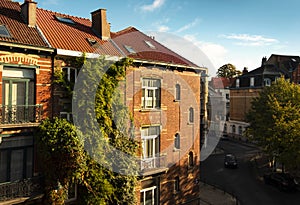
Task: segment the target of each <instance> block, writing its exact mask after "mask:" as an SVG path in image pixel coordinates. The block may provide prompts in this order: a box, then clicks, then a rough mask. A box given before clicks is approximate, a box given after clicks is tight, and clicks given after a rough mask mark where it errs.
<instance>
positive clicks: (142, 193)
mask: <svg viewBox="0 0 300 205" xmlns="http://www.w3.org/2000/svg"><path fill="white" fill-rule="evenodd" d="M144 194H145V192H141V200H140V202H141V203H140V204H141V205H144V204H145V203H144V200H145V198H144Z"/></svg>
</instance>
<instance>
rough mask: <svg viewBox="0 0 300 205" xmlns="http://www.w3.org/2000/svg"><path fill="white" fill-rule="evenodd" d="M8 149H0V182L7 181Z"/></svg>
mask: <svg viewBox="0 0 300 205" xmlns="http://www.w3.org/2000/svg"><path fill="white" fill-rule="evenodd" d="M7 153H8V152H7V151H0V183H2V182H6V181H7V155H8V154H7Z"/></svg>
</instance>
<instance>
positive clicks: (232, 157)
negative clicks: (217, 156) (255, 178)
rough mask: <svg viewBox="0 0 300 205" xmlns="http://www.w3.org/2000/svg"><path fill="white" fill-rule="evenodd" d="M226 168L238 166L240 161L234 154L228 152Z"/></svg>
mask: <svg viewBox="0 0 300 205" xmlns="http://www.w3.org/2000/svg"><path fill="white" fill-rule="evenodd" d="M224 166H225V168H237V167H238V163H237V159H236V157H235V155H234V154H226V155H225V158H224Z"/></svg>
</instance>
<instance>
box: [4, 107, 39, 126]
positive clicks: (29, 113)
mask: <svg viewBox="0 0 300 205" xmlns="http://www.w3.org/2000/svg"><path fill="white" fill-rule="evenodd" d="M42 112H43V106H42V105H2V106H1V111H0V124H22V123H36V122H40V121H41V120H42Z"/></svg>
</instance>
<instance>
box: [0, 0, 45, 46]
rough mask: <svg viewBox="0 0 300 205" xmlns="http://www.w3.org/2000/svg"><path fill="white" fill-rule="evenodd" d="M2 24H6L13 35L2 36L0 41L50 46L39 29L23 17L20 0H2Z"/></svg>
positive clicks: (0, 19) (0, 8)
mask: <svg viewBox="0 0 300 205" xmlns="http://www.w3.org/2000/svg"><path fill="white" fill-rule="evenodd" d="M0 25H5V27H6V28H7V30H8V31H9V33H10V35H11V37H3V36H2V37H1V36H0V41H4V42H9V43H18V44H25V45H31V46H37V47H48V45H47V43H46V42H45V41H44V40H43V38H42V37H41V36H40V34H39V32H38V30H37V29H36V28H32V27H28V25H27V24H26V23H25V21H24V19H23V18H22V17H21V6H20V4H19V3H18V2H12V1H9V0H0Z"/></svg>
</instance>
